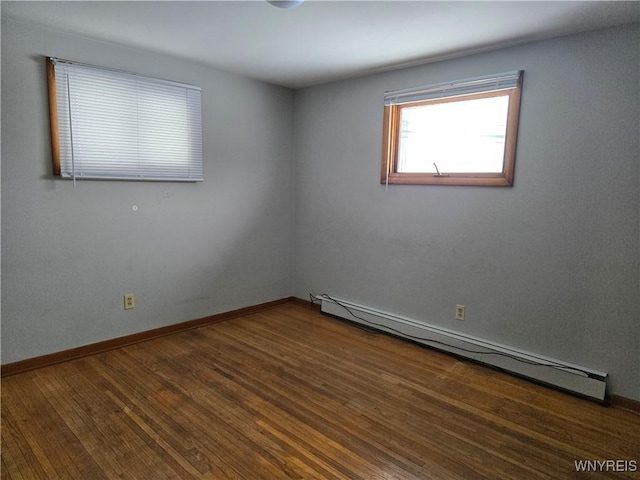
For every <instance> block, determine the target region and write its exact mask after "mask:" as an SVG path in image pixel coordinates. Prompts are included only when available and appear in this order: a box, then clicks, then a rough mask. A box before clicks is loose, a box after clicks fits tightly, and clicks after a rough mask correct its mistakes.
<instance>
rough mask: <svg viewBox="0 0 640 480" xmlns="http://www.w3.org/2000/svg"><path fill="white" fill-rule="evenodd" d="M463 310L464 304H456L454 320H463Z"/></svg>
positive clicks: (464, 308)
mask: <svg viewBox="0 0 640 480" xmlns="http://www.w3.org/2000/svg"><path fill="white" fill-rule="evenodd" d="M465 310H466V307H465V306H464V305H456V320H464V314H465Z"/></svg>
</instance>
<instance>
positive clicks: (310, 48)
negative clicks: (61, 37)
mask: <svg viewBox="0 0 640 480" xmlns="http://www.w3.org/2000/svg"><path fill="white" fill-rule="evenodd" d="M1 8H2V15H3V16H6V17H11V18H14V19H17V20H23V21H29V22H34V23H37V24H40V25H44V26H48V27H51V28H54V29H58V30H62V31H66V32H71V33H77V34H79V35H83V36H86V37H91V38H95V39H100V40H104V41H108V42H114V43H118V44H124V45H128V46H132V47H135V48H140V49H144V50H149V51H153V52H157V53H162V54H168V55H172V56H177V57H182V58H186V59H188V60H191V61H195V62H199V63H203V64H206V65H210V66H215V67H218V68H222V69H224V70H228V71H231V72H235V73H239V74H242V75H245V76H248V77H251V78H255V79H258V80H263V81H266V82H269V83H274V84H278V85H283V86H286V87H291V88H299V87H305V86H310V85H316V84H320V83H324V82H328V81H332V80H337V79H343V78H348V77H354V76H358V75H362V74H367V73H372V72H377V71H382V70H388V69H392V68H398V67H400V66H407V65H414V64H419V63H427V62H431V61H434V60H439V59H443V58H451V57H455V56H461V55H465V54H468V53H473V52H478V51H484V50H490V49H495V48H499V47H502V46H507V45H515V44H519V43H524V42H529V41H533V40H540V39H544V38H550V37H555V36H560V35H566V34H570V33H577V32H581V31H587V30H593V29H597V28H604V27H609V26H614V25H621V24H624V23H631V22H640V2H638V1H633V2H619V1H613V2H612V1H603V2H600V1H569V2H564V1H563V2H559V1H554V2H542V1H533V2H528V1H526V2H525V1H497V2H494V1H491V2H481V1H471V2H455V1H442V2H439V1H393V0H386V1H339V0H338V1H336V0H334V1H320V0H307V1H306V2H305V3H303V4H302V5H300V6H299V7H297V8H294V9H288V10H285V9H280V8H275V7H273V6H271V5H270V4H269V3H267V2H266V1H264V0H257V1H247V0H234V1H194V2H191V1H177V2H172V1H140V2H133V1H131V2H128V1H125V2H117V1H80V2H78V1H75V2H58V1H45V2H31V1H18V2H10V1H2V3H1Z"/></svg>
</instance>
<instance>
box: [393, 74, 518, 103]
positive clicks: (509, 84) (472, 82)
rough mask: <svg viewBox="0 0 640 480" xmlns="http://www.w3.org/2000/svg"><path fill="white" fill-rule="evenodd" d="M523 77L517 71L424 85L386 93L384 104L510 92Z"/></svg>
mask: <svg viewBox="0 0 640 480" xmlns="http://www.w3.org/2000/svg"><path fill="white" fill-rule="evenodd" d="M521 76H522V71H521V70H516V71H513V72H507V73H501V74H498V75H490V76H484V77H475V78H468V79H466V80H457V81H455V82H444V83H438V84H434V85H422V86H419V87H413V88H405V89H402V90H393V91H389V92H385V94H384V103H385V105H397V104H402V103H409V102H417V101H421V100H431V99H435V98H443V97H455V96H459V95H469V94H472V93H481V92H493V91H497V90H508V89H511V88H516V87H517V86H518V84H519V83H520V78H521Z"/></svg>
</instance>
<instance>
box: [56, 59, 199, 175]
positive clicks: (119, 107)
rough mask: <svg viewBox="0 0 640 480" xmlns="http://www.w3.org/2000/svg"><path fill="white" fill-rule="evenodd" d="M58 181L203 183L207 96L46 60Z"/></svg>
mask: <svg viewBox="0 0 640 480" xmlns="http://www.w3.org/2000/svg"><path fill="white" fill-rule="evenodd" d="M47 77H48V81H49V112H50V119H51V146H52V153H53V173H54V175H60V176H61V177H63V178H71V179H73V180H74V182H75V180H76V179H84V178H91V179H110V180H164V181H187V182H197V181H202V180H203V172H202V120H201V104H200V88H199V87H194V86H191V85H184V84H180V83H175V82H169V81H165V80H157V79H153V78H147V77H142V76H139V75H135V74H131V73H125V72H120V71H114V70H108V69H104V68H99V67H94V66H88V65H83V64H78V63H73V62H68V61H66V60H60V59H55V58H47Z"/></svg>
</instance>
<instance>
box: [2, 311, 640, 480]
mask: <svg viewBox="0 0 640 480" xmlns="http://www.w3.org/2000/svg"><path fill="white" fill-rule="evenodd" d="M580 460H591V461H593V460H600V461H603V460H623V461H627V462H628V463H627V465H628V466H629V467H630V468H629V470H632V468H631V467H632V466H633V462H638V463H640V415H637V414H635V413H633V412H629V411H625V410H621V409H617V408H611V407H609V408H607V407H602V406H600V405H597V404H595V403H591V402H588V401H586V400H582V399H578V398H575V397H572V396H570V395H567V394H564V393H560V392H557V391H554V390H551V389H548V388H545V387H542V386H538V385H535V384H531V383H529V382H526V381H524V380H521V379H518V378H514V377H511V376H509V375H506V374H503V373H500V372H497V371H494V370H490V369H487V368H484V367H481V366H478V365H473V364H469V363H465V362H461V361H459V360H456V359H455V358H452V357H450V356H447V355H444V354H440V353H437V352H434V351H431V350H428V349H425V348H421V347H418V346H416V345H413V344H410V343H407V342H403V341H400V340H398V339H395V338H391V337H389V336H386V335H375V334H370V333H367V332H364V331H362V330H359V329H358V328H356V327H354V326H351V325H347V324H344V323H342V322H340V321H338V320H335V319H332V318H330V317H326V316H323V315H321V314H320V313H318V312H317V311H316V310H315V309H312V308H311V307H306V306H304V305H300V304H295V303H291V304H287V305H284V306H280V307H278V308H274V309H271V310H269V311H265V312H262V313H257V314H252V315H248V316H245V317H240V318H236V319H233V320H230V321H227V322H223V323H218V324H214V325H210V326H208V327H204V328H199V329H196V330H191V331H187V332H182V333H178V334H175V335H171V336H168V337H163V338H159V339H155V340H151V341H148V342H144V343H140V344H137V345H133V346H128V347H124V348H121V349H118V350H114V351H110V352H106V353H101V354H97V355H94V356H92V357H87V358H83V359H79V360H75V361H71V362H67V363H64V364H60V365H55V366H51V367H47V368H42V369H40V370H35V371H32V372H27V373H22V374H19V375H15V376H11V377H7V378H5V379H3V381H2V478H3V479H39V478H42V479H61V478H69V479H92V480H93V479H106V478H122V479H154V480H155V479H227V478H229V479H243V480H244V479H288V478H298V479H316V478H317V479H365V480H373V479H398V480H403V479H465V480H469V479H476V478H487V479H518V480H522V479H540V478H547V479H563V478H580V479H582V478H639V475H640V474H639V472H638V471H636V472H632V471H628V472H614V471H612V470H611V468H609V471H608V472H607V471H605V472H600V473H584V472H577V471H576V464H575V462H576V461H580ZM621 465H622V464H618V466H617V467H616V468H617V469H619V468H618V467H620V466H621ZM639 468H640V466H639Z"/></svg>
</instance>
